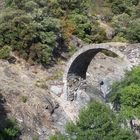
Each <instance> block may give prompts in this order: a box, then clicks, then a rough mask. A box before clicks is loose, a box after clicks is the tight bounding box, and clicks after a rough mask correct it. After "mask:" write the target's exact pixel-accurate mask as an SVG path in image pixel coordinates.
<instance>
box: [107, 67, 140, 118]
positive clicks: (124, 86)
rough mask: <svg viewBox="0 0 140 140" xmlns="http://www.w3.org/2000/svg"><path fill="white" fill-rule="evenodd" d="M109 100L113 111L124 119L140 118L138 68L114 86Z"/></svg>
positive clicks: (139, 68) (139, 69) (139, 71)
mask: <svg viewBox="0 0 140 140" xmlns="http://www.w3.org/2000/svg"><path fill="white" fill-rule="evenodd" d="M110 99H111V101H112V103H113V105H114V109H115V110H116V111H117V112H118V113H120V114H121V115H122V116H124V118H127V119H133V118H135V117H137V118H140V67H138V68H135V69H133V70H132V72H128V73H127V74H126V77H125V79H124V80H122V81H121V82H117V83H115V84H114V86H113V88H112V92H111V97H110Z"/></svg>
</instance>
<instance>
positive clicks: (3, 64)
mask: <svg viewBox="0 0 140 140" xmlns="http://www.w3.org/2000/svg"><path fill="white" fill-rule="evenodd" d="M19 61H20V62H19ZM56 69H59V68H56ZM51 71H52V73H50V72H49V73H50V74H49V73H48V72H47V71H46V70H43V69H42V68H41V67H40V66H37V67H30V66H28V64H27V63H26V62H24V61H23V60H17V62H15V64H13V63H9V62H8V61H1V60H0V74H1V75H0V95H1V97H0V128H2V126H4V118H6V117H8V118H15V119H16V120H17V122H18V124H19V125H20V128H21V133H22V135H21V136H20V138H21V139H23V140H25V139H28V140H32V139H33V138H34V137H35V136H36V137H38V138H39V139H40V140H48V137H49V136H50V135H51V134H54V133H55V132H58V131H61V132H63V133H64V125H65V123H66V122H67V120H68V117H67V116H66V114H65V112H64V110H63V109H62V107H60V106H59V103H58V102H57V101H56V99H55V98H54V97H52V95H51V94H50V91H49V90H48V89H47V88H46V87H50V85H49V84H50V83H49V80H48V81H47V80H45V79H49V76H51V74H52V75H54V73H56V72H55V70H51ZM53 71H54V73H53ZM51 77H52V76H51ZM38 81H40V83H41V84H42V85H43V86H42V85H41V84H40V85H38V84H37V83H38ZM46 81H47V82H48V83H47V82H46ZM54 81H55V79H54V80H53V82H54ZM50 82H52V80H51V81H50ZM59 83H60V82H59ZM45 84H47V86H45ZM51 84H53V83H51ZM60 89H61V90H62V87H61V88H60V87H57V86H54V88H53V91H54V92H56V94H58V93H60ZM61 92H62V91H61Z"/></svg>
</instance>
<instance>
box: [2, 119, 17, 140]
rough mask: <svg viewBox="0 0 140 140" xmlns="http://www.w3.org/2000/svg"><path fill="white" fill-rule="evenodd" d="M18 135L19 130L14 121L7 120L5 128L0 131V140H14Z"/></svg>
mask: <svg viewBox="0 0 140 140" xmlns="http://www.w3.org/2000/svg"><path fill="white" fill-rule="evenodd" d="M18 134H19V128H18V126H17V123H16V121H15V119H7V120H6V126H5V128H4V129H3V130H0V140H15V139H16V137H17V135H18Z"/></svg>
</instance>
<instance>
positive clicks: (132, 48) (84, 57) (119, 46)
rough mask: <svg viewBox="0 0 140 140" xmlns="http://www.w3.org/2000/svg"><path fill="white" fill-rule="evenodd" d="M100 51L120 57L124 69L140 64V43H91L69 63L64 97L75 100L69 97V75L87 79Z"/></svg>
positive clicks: (65, 77) (66, 70)
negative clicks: (91, 65)
mask: <svg viewBox="0 0 140 140" xmlns="http://www.w3.org/2000/svg"><path fill="white" fill-rule="evenodd" d="M99 52H108V54H111V55H112V56H113V57H116V56H117V57H119V58H120V59H121V60H122V61H123V62H124V63H123V67H124V69H127V70H130V69H131V68H132V67H134V66H137V65H139V64H140V44H126V43H114V42H112V43H102V44H91V45H87V46H84V47H82V48H81V49H80V50H78V51H77V52H76V53H75V54H74V55H73V56H72V57H71V58H70V60H69V62H68V63H67V66H66V69H65V73H64V77H63V82H64V96H63V97H64V98H65V99H67V100H73V99H74V97H73V98H72V99H71V97H69V94H70V93H69V82H68V80H69V75H76V76H77V77H80V78H81V79H86V77H87V69H88V66H89V64H90V63H91V61H92V59H93V58H94V57H95V56H96V54H98V53H99Z"/></svg>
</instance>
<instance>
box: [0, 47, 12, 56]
mask: <svg viewBox="0 0 140 140" xmlns="http://www.w3.org/2000/svg"><path fill="white" fill-rule="evenodd" d="M10 52H11V48H10V47H9V46H4V47H2V48H0V59H6V58H8V57H9V56H10Z"/></svg>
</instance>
